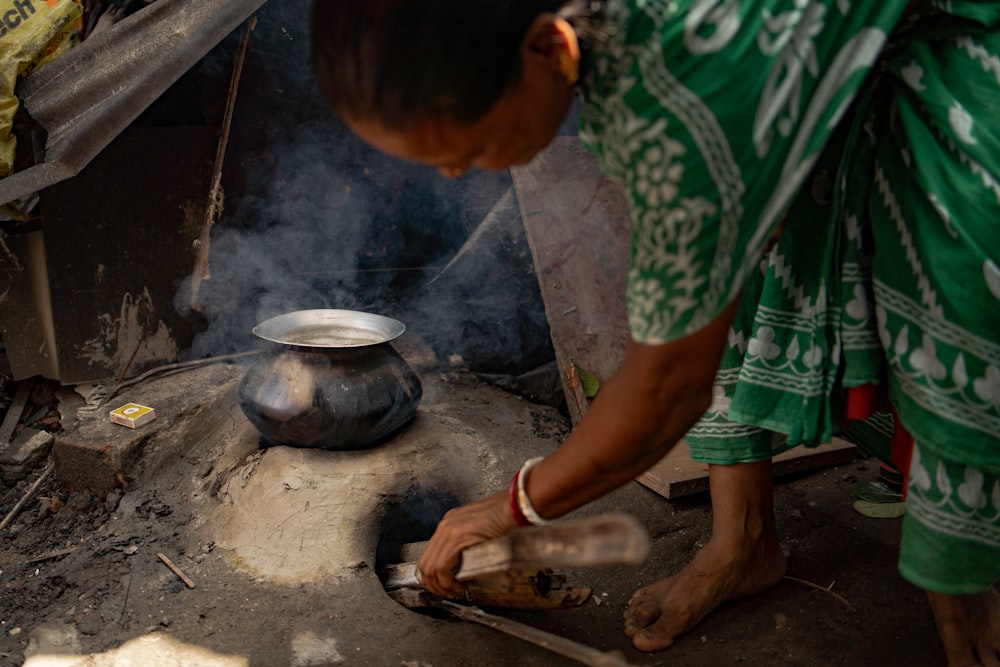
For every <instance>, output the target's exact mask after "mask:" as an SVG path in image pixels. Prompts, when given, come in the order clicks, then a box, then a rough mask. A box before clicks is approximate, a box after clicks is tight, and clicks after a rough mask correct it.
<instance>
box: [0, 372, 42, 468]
mask: <svg viewBox="0 0 1000 667" xmlns="http://www.w3.org/2000/svg"><path fill="white" fill-rule="evenodd" d="M34 384H35V378H33V377H31V378H28V379H26V380H21V381H20V382H18V383H17V392H16V393H15V394H14V400H12V401H11V403H10V407H9V408H7V414H6V415H5V416H4V418H3V423H2V424H0V452H2V451H3V450H5V449H6V448H7V445H9V444H10V438H11V436H12V435H14V429H15V428H17V423H18V422H19V421H21V415H23V414H24V408H25V406H27V404H28V397H29V396H30V395H31V388H32V387H33V386H34Z"/></svg>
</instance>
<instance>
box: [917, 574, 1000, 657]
mask: <svg viewBox="0 0 1000 667" xmlns="http://www.w3.org/2000/svg"><path fill="white" fill-rule="evenodd" d="M925 592H926V593H927V600H928V601H929V602H930V603H931V610H933V612H934V621H935V622H936V623H937V629H938V635H939V636H940V637H941V643H942V644H944V650H945V653H946V654H947V656H948V667H973V666H977V667H1000V593H998V592H997V590H996V588H992V589H990V590H989V591H987V592H986V593H981V594H979V595H945V594H943V593H932V592H931V591H925Z"/></svg>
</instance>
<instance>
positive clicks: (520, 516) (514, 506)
mask: <svg viewBox="0 0 1000 667" xmlns="http://www.w3.org/2000/svg"><path fill="white" fill-rule="evenodd" d="M520 476H521V471H520V470H518V471H517V472H516V473H514V477H513V478H512V479H511V480H510V486H509V487H507V500H508V501H509V504H510V511H511V512H512V513H513V514H514V522H515V523H517V525H519V526H530V525H531V522H530V521H528V518H527V517H526V516H524V512H522V511H521V504H520V503H518V502H517V478H518V477H520Z"/></svg>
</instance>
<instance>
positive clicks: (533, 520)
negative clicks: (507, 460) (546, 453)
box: [517, 456, 552, 526]
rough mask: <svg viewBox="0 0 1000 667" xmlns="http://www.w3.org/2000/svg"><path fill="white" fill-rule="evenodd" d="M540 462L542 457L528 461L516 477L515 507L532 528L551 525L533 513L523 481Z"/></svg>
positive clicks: (533, 509) (536, 513)
mask: <svg viewBox="0 0 1000 667" xmlns="http://www.w3.org/2000/svg"><path fill="white" fill-rule="evenodd" d="M541 462H542V457H541V456H538V457H535V458H533V459H528V460H527V461H525V462H524V465H523V466H521V472H520V473H518V476H517V506H518V507H519V508H521V514H523V515H524V518H525V519H527V520H528V523H530V524H531V525H533V526H544V525H545V524H547V523H552V522H551V521H549V520H548V519H543V518H542V517H541V516H539V514H538V512H536V511H535V508H534V506H533V505H532V504H531V499H530V498H528V492H527V491H526V490H525V488H524V485H525V480H526V479H527V477H528V473H529V472H530V471H531V469H532V468H534V467H535V466H536V465H538V464H539V463H541Z"/></svg>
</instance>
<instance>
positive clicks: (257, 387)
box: [237, 309, 423, 449]
mask: <svg viewBox="0 0 1000 667" xmlns="http://www.w3.org/2000/svg"><path fill="white" fill-rule="evenodd" d="M405 329H406V327H405V326H404V325H403V323H402V322H399V321H397V320H394V319H392V318H389V317H384V316H382V315H376V314H373V313H365V312H360V311H353V310H333V309H321V310H300V311H295V312H291V313H285V314H284V315H279V316H277V317H273V318H271V319H269V320H266V321H264V322H261V323H260V324H258V325H257V326H256V327H254V329H253V334H254V335H255V336H256V337H257V338H258V339H260V344H261V351H260V354H259V355H258V357H257V360H256V362H255V363H254V364H253V365H252V366H251V367H250V368H249V370H247V372H246V374H245V375H244V376H243V378H242V379H241V380H240V383H239V386H238V388H237V400H238V402H239V405H240V408H241V409H242V410H243V413H244V414H245V415H246V416H247V419H249V420H250V422H251V423H252V424H253V425H254V426H255V427H256V428H257V430H258V431H260V433H261V435H262V436H263V439H264V440H265V441H266V443H268V444H281V445H293V446H296V447H316V448H321V449H360V448H364V447H368V446H371V445H373V444H376V443H378V442H379V441H381V440H384V439H385V438H387V437H388V436H390V435H392V434H393V433H395V432H396V431H398V430H399V429H400V428H402V427H403V426H404V425H405V424H406V423H407V422H409V421H410V419H412V418H413V416H414V414H415V413H416V411H417V406H418V405H419V404H420V398H421V395H422V393H423V390H422V387H421V385H420V379H419V378H418V377H417V375H416V373H414V372H413V369H412V368H411V367H410V365H409V364H408V363H407V362H406V361H405V360H404V359H403V358H402V357H401V356H400V355H399V353H398V352H397V351H396V350H395V348H393V347H392V345H391V344H390V341H392V340H393V339H395V338H398V337H399V336H400V335H402V333H403V332H404V331H405Z"/></svg>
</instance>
